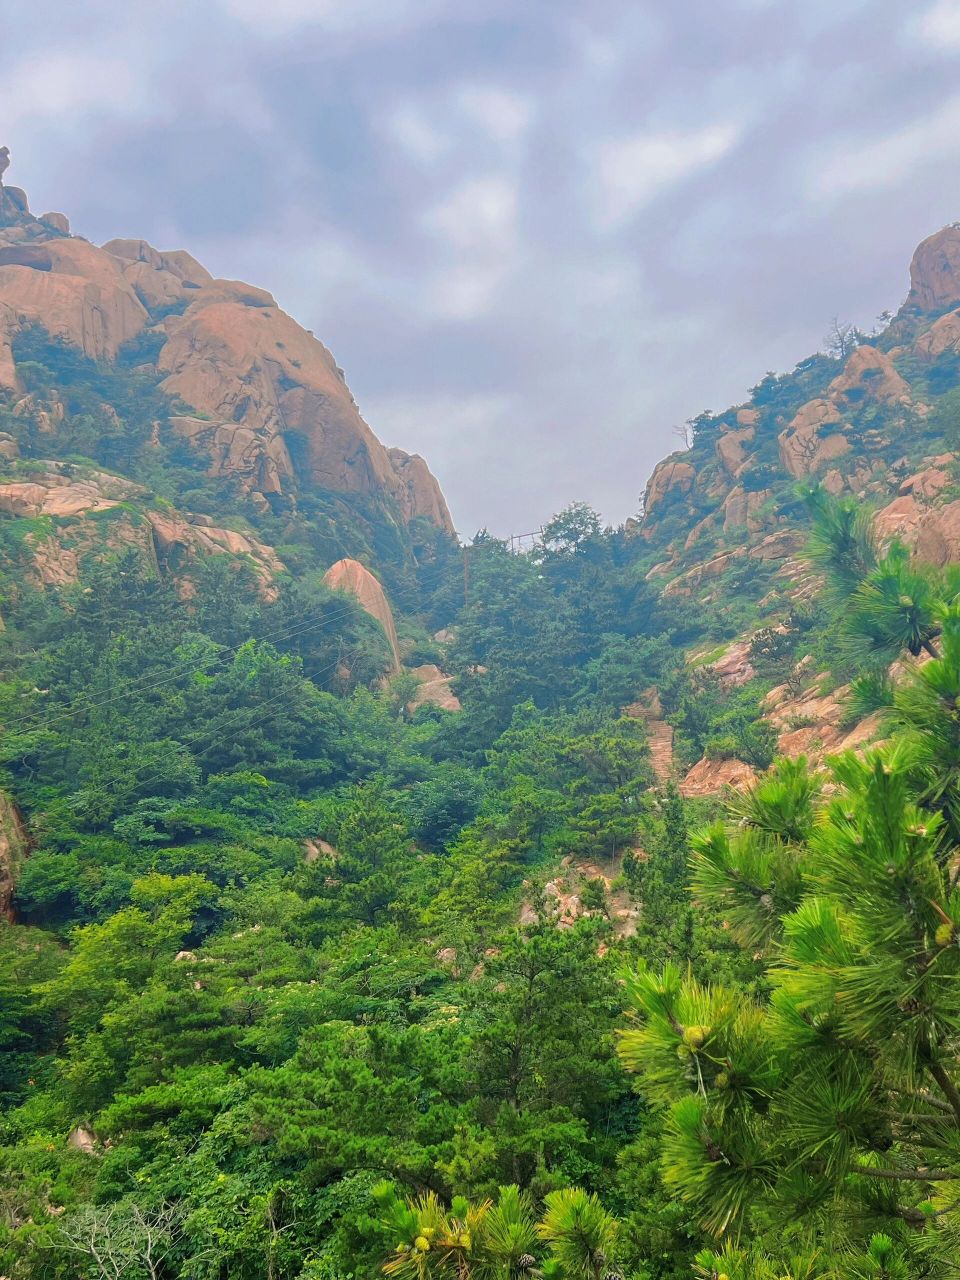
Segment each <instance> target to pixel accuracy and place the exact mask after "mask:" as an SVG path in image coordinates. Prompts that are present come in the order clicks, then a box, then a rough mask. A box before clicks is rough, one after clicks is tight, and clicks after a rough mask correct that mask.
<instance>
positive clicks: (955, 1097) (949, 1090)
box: [927, 1061, 960, 1123]
mask: <svg viewBox="0 0 960 1280" xmlns="http://www.w3.org/2000/svg"><path fill="white" fill-rule="evenodd" d="M927 1067H928V1069H929V1071H930V1074H931V1075H932V1076H933V1078H934V1080H936V1082H937V1084H938V1085H939V1086H940V1088H941V1089H942V1090H943V1095H944V1097H945V1098H946V1099H947V1101H948V1102H949V1103H950V1110H951V1111H952V1112H953V1114H954V1115H955V1116H956V1118H957V1122H958V1123H960V1090H958V1089H957V1086H956V1085H955V1084H954V1083H953V1081H952V1080H951V1079H950V1077H949V1076H948V1075H947V1073H946V1071H945V1070H944V1068H943V1065H942V1063H939V1062H933V1061H931V1062H928V1063H927Z"/></svg>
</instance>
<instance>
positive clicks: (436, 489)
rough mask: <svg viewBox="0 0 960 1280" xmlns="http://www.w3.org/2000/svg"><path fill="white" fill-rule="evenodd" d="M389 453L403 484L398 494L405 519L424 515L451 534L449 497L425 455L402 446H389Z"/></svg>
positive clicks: (451, 521)
mask: <svg viewBox="0 0 960 1280" xmlns="http://www.w3.org/2000/svg"><path fill="white" fill-rule="evenodd" d="M387 456H388V457H389V459H390V462H391V464H392V465H393V469H394V472H395V473H396V475H397V479H398V480H399V483H400V487H399V489H398V490H397V493H396V497H397V501H398V502H399V504H400V510H401V511H402V512H403V516H404V519H405V520H414V519H416V517H417V516H424V517H425V518H426V519H427V520H429V521H430V522H431V524H435V525H438V526H439V527H440V528H441V529H446V531H447V532H448V533H450V534H452V533H453V532H454V528H453V520H452V518H451V516H450V512H449V510H448V509H447V502H446V499H445V498H444V496H443V493H442V492H441V490H440V485H439V483H438V482H437V479H436V477H435V476H434V475H433V473H432V472H431V471H430V468H429V467H428V466H427V464H426V462H424V460H423V458H421V457H420V455H419V454H418V453H404V451H403V450H402V449H388V450H387Z"/></svg>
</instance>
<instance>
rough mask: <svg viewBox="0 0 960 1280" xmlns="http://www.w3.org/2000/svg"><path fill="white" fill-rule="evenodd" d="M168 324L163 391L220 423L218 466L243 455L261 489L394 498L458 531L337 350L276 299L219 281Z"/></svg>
mask: <svg viewBox="0 0 960 1280" xmlns="http://www.w3.org/2000/svg"><path fill="white" fill-rule="evenodd" d="M169 256H170V255H165V258H169ZM167 328H168V332H169V334H170V337H169V340H168V341H167V343H166V345H165V346H164V348H163V350H162V351H161V353H160V358H159V362H158V363H159V367H160V368H161V370H163V371H164V372H165V373H166V374H167V377H166V378H165V380H164V382H163V384H162V385H163V387H164V390H166V391H167V392H168V393H169V394H171V395H176V396H179V397H180V398H181V399H182V400H184V401H185V402H186V403H187V404H190V405H192V406H193V407H194V408H195V409H197V410H199V411H200V412H201V413H204V414H206V415H208V416H209V418H210V419H211V420H212V422H213V423H215V424H217V425H216V429H217V432H218V448H219V450H220V455H221V461H220V462H219V463H216V462H215V466H216V465H219V466H223V467H226V468H227V469H233V468H232V467H231V464H230V462H229V458H231V457H232V456H233V455H234V453H235V452H236V453H239V454H240V455H241V456H242V458H243V469H242V470H241V472H240V475H241V476H242V477H243V478H245V479H246V480H247V482H248V484H249V487H250V488H253V489H256V490H257V491H259V492H261V493H277V492H282V491H283V490H285V489H286V488H287V487H290V486H292V487H296V485H297V484H298V483H303V484H310V485H315V486H317V487H319V488H322V489H333V490H337V491H340V492H352V493H386V494H389V495H390V496H392V497H393V498H395V499H396V501H397V502H398V504H399V506H400V508H401V510H402V511H404V512H405V513H407V512H409V513H411V514H425V515H427V516H428V518H431V519H434V520H436V521H439V522H440V523H441V526H442V527H443V528H446V529H447V530H448V531H449V532H452V531H453V523H452V521H451V520H450V515H449V512H448V511H447V509H446V504H445V503H444V502H443V498H442V496H441V495H440V492H439V489H438V488H437V487H436V484H435V482H434V483H433V484H432V485H431V484H429V483H428V479H427V478H428V477H429V473H428V472H427V469H426V466H425V464H423V463H422V462H421V461H415V460H413V459H410V458H408V457H407V455H405V454H403V455H401V458H402V460H403V461H402V462H401V464H400V465H401V466H402V472H403V474H402V475H401V474H398V471H397V466H396V464H395V462H394V461H392V460H391V457H390V455H389V454H388V452H387V450H386V449H385V448H384V447H383V445H382V444H381V443H380V441H379V440H377V438H376V436H375V435H374V434H373V432H372V431H371V430H370V428H369V427H368V426H367V424H366V423H365V422H364V420H363V419H362V418H361V416H360V414H359V412H358V410H357V406H356V404H355V403H354V400H353V397H352V396H351V394H350V391H349V389H348V388H347V385H346V383H345V382H344V381H343V378H342V376H341V375H340V372H339V370H338V369H337V366H336V364H335V363H334V360H333V357H332V356H331V354H330V352H329V351H327V349H326V347H324V346H323V345H322V344H321V343H320V342H318V341H317V339H316V338H315V337H313V335H312V334H309V333H307V331H306V330H305V329H301V328H300V326H299V325H298V324H297V323H296V322H295V321H294V320H292V319H291V318H290V316H288V315H286V314H285V313H284V312H283V311H281V310H280V309H279V308H278V307H277V306H276V305H275V304H274V302H273V299H272V298H271V296H270V295H269V294H267V293H264V292H263V291H262V290H256V289H253V288H252V287H251V286H249V285H241V284H237V283H236V282H232V281H222V280H214V281H212V282H211V283H210V284H208V285H205V286H204V287H203V288H201V289H199V290H198V291H197V293H196V297H195V300H194V301H193V302H192V303H191V305H190V306H189V307H188V309H187V311H186V312H185V313H184V315H183V316H182V317H171V318H170V319H169V320H168V321H167ZM198 434H199V433H198ZM232 435H233V436H236V441H235V442H234V441H232V440H231V439H230V437H231V436H232ZM224 456H225V457H226V458H227V459H228V461H226V462H224V461H223V458H224ZM429 479H430V480H432V477H429Z"/></svg>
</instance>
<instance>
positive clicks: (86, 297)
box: [0, 239, 149, 389]
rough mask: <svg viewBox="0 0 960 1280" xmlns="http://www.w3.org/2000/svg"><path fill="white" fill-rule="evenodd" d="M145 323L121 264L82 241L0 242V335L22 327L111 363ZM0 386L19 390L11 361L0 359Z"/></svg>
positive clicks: (6, 340) (6, 336)
mask: <svg viewBox="0 0 960 1280" xmlns="http://www.w3.org/2000/svg"><path fill="white" fill-rule="evenodd" d="M148 321H149V316H148V314H147V311H146V309H145V308H144V306H143V305H142V303H141V302H140V299H139V298H138V297H137V295H136V293H135V292H134V290H133V288H132V286H131V285H130V284H129V282H128V281H127V280H126V279H125V277H124V275H123V271H122V269H121V267H120V264H119V262H118V261H117V260H116V259H115V258H113V257H112V256H111V255H110V254H108V253H104V252H103V250H102V249H97V248H96V247H95V246H94V245H91V244H87V243H86V241H84V240H74V239H53V240H50V241H49V242H44V243H40V244H36V243H32V244H29V245H26V244H24V245H21V244H13V245H6V246H3V245H2V243H0V333H2V334H3V335H4V342H3V344H4V346H5V347H6V348H7V350H9V347H10V339H11V338H12V336H13V334H14V333H15V332H16V330H17V329H19V328H21V327H22V326H23V325H24V324H39V325H42V326H43V327H44V328H45V329H46V330H47V332H48V333H50V334H52V335H54V336H55V337H59V338H63V339H64V340H65V341H66V342H70V343H72V344H73V345H74V346H77V347H79V348H80V349H81V350H82V351H83V353H84V354H85V355H88V356H89V357H90V358H91V359H92V360H114V359H115V358H116V356H117V352H118V351H119V350H120V347H121V346H122V345H123V344H124V343H125V342H129V341H131V340H132V339H133V338H135V337H136V336H137V335H138V334H139V333H140V332H141V330H142V329H144V328H145V327H146V325H147V323H148ZM0 384H2V385H4V386H7V387H11V388H13V389H16V388H17V385H18V380H17V377H16V371H15V370H14V369H13V368H12V362H6V361H2V360H0Z"/></svg>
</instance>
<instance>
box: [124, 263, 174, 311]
mask: <svg viewBox="0 0 960 1280" xmlns="http://www.w3.org/2000/svg"><path fill="white" fill-rule="evenodd" d="M123 274H124V278H125V279H126V280H128V281H129V282H130V284H131V285H132V286H133V289H134V292H135V293H136V295H137V297H138V298H139V299H140V301H141V302H142V303H143V305H144V306H145V307H147V308H148V310H151V311H156V310H158V309H160V308H162V307H170V306H174V305H175V304H176V303H178V302H180V300H181V299H182V298H183V296H184V288H183V285H182V284H181V283H180V281H179V280H178V279H177V277H176V276H175V275H171V273H170V272H169V271H156V270H154V268H153V267H151V266H149V265H148V264H147V263H146V262H128V263H127V264H126V266H125V267H124V268H123Z"/></svg>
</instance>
